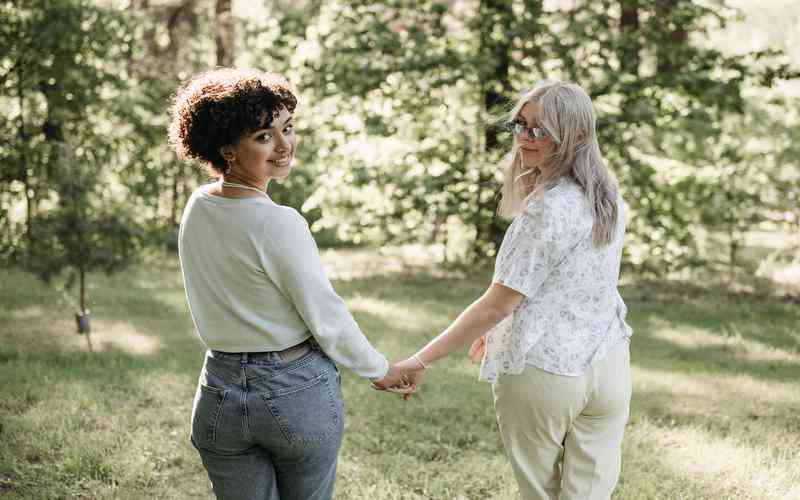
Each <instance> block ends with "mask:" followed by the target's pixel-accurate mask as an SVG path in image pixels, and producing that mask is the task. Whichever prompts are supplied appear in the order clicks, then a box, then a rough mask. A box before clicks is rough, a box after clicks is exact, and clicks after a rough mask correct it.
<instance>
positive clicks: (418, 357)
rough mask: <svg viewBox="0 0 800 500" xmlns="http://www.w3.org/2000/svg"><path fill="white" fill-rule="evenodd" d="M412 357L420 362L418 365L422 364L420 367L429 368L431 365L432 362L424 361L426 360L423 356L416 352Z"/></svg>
mask: <svg viewBox="0 0 800 500" xmlns="http://www.w3.org/2000/svg"><path fill="white" fill-rule="evenodd" d="M411 358H412V359H413V360H414V361H416V362H417V364H418V365H419V366H420V367H421V368H422V369H423V370H427V369H428V366H430V362H426V361H424V360H423V359H422V357H421V356H420V355H419V354H414V355H412V356H411Z"/></svg>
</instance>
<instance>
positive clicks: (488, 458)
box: [0, 253, 800, 500]
mask: <svg viewBox="0 0 800 500" xmlns="http://www.w3.org/2000/svg"><path fill="white" fill-rule="evenodd" d="M343 256H344V254H342V253H333V254H328V255H327V258H328V259H329V260H330V261H331V263H332V264H336V263H338V265H339V268H338V269H336V270H335V272H336V273H337V276H340V279H338V280H337V281H336V282H335V285H336V287H337V290H339V292H340V294H341V295H342V296H343V297H344V298H345V299H346V301H347V303H348V305H349V306H350V307H351V310H352V311H353V313H354V315H355V316H356V319H357V320H358V321H359V323H360V325H361V326H362V328H363V329H364V331H365V332H366V333H367V335H368V336H369V337H370V339H371V340H372V341H373V342H374V344H375V345H376V346H377V347H378V348H379V349H380V350H382V351H383V352H385V353H386V354H387V355H388V356H389V357H390V358H393V359H397V358H400V357H401V356H405V355H408V354H410V353H411V352H413V351H414V350H415V349H416V348H418V347H419V346H420V345H421V344H423V343H424V342H425V341H426V340H427V339H429V338H430V337H431V336H432V335H434V334H435V333H437V332H439V331H440V330H441V329H442V328H443V327H445V326H446V325H447V324H448V323H449V321H451V320H452V319H453V318H454V317H455V316H456V315H457V314H458V313H459V312H460V311H461V310H462V308H463V307H464V306H466V305H467V304H469V303H470V302H471V301H472V300H474V299H475V298H476V297H477V296H478V295H479V294H480V293H481V292H482V291H483V289H484V287H485V286H486V285H487V284H488V280H489V273H488V272H486V271H480V272H478V271H476V272H475V275H474V276H468V277H465V278H460V277H448V276H446V275H445V276H443V275H440V274H437V273H432V272H430V271H427V270H425V269H422V268H419V269H403V268H396V269H394V268H393V271H392V273H391V274H390V275H388V276H377V275H374V274H372V273H371V272H370V271H369V269H368V266H364V265H363V264H364V262H363V261H362V262H359V261H358V260H357V259H356V260H355V261H351V262H350V263H349V264H348V263H347V262H348V261H347V259H346V258H341V257H343ZM361 258H362V259H364V257H363V256H362V257H361ZM369 260H370V259H369V258H368V257H367V258H366V261H369ZM342 262H344V264H342ZM348 266H349V268H350V270H351V271H352V270H353V269H356V270H359V269H361V270H363V269H366V271H365V272H350V273H348V272H346V271H347V270H348V269H347V268H348ZM377 267H379V268H384V266H377ZM389 267H391V266H389ZM90 282H91V290H90V292H91V309H92V327H93V329H94V332H95V333H93V336H92V339H93V344H94V347H95V352H94V353H90V352H87V347H86V341H85V338H84V337H82V336H79V335H76V334H75V333H74V331H75V326H74V320H73V318H72V312H71V310H70V309H69V308H68V307H67V306H66V305H65V304H64V302H63V301H62V300H61V299H60V295H59V294H58V293H56V292H54V291H52V290H50V289H48V288H46V287H44V286H43V285H41V284H40V283H39V282H37V281H36V280H35V279H33V278H32V277H31V276H29V275H27V274H24V273H22V272H19V271H16V270H3V271H1V272H0V303H2V304H3V308H2V310H0V497H2V498H3V499H6V498H8V499H13V498H25V499H36V500H40V499H57V498H65V499H73V498H102V499H124V500H127V499H138V498H148V499H149V498H164V499H166V498H174V499H204V498H207V499H210V498H213V497H212V494H211V488H210V484H209V482H208V480H207V477H206V475H205V471H204V470H203V468H202V465H201V464H200V459H199V457H198V456H197V454H196V453H195V451H194V449H193V448H192V447H191V445H190V444H189V440H188V433H189V418H190V411H191V403H192V397H193V395H194V390H195V383H196V378H197V375H198V372H199V369H200V366H201V363H202V360H203V348H202V345H201V343H200V341H199V340H198V338H197V337H196V335H195V333H194V331H193V325H192V322H191V319H190V317H189V314H188V311H187V309H186V306H185V300H184V295H183V287H182V283H181V278H180V272H179V269H178V266H177V260H176V259H174V258H171V257H170V258H166V259H163V260H162V261H161V262H160V263H158V264H148V265H141V266H139V267H137V268H136V269H133V270H131V271H128V272H126V273H124V274H120V275H117V276H113V277H111V278H106V277H104V276H95V275H93V276H91V277H90ZM622 294H623V297H624V298H625V299H626V301H627V302H628V305H629V308H630V316H629V319H630V322H631V324H632V326H633V328H634V330H635V335H634V339H633V343H632V349H633V351H632V361H633V377H634V399H633V403H632V414H631V419H630V422H629V425H628V428H627V433H626V439H625V444H624V462H623V471H622V477H621V480H620V483H619V486H618V488H617V492H616V495H615V498H616V499H630V500H640V499H650V498H653V499H655V498H658V499H714V500H717V499H722V498H731V499H734V498H735V499H749V498H752V499H798V498H800V458H798V454H799V453H800V451H799V450H800V306H798V304H797V303H796V302H794V303H793V302H789V301H785V300H778V299H770V298H766V297H761V296H754V295H730V294H727V293H725V292H723V291H721V290H719V289H715V288H695V287H692V286H688V285H686V284H653V283H634V284H630V285H627V286H625V287H623V290H622ZM476 378H477V367H476V366H474V365H470V364H469V363H468V362H467V360H466V358H465V357H464V356H451V358H449V359H447V360H445V361H443V362H441V363H439V364H437V365H436V367H435V368H434V369H433V370H432V371H431V373H430V375H429V376H428V378H427V380H426V385H425V387H424V389H423V391H422V393H421V395H420V397H419V398H415V399H414V400H412V401H411V402H408V403H404V402H403V401H402V400H400V399H399V398H396V397H391V396H389V395H387V394H381V393H377V392H375V391H372V390H371V389H369V387H368V386H367V384H366V383H365V382H364V381H362V380H360V379H358V378H356V377H355V376H353V375H352V374H350V373H345V374H344V395H345V403H346V406H347V419H346V434H345V441H344V445H343V448H342V453H341V460H340V467H339V478H338V482H337V498H338V499H347V500H350V499H353V500H358V499H369V500H379V499H488V498H496V499H505V498H515V495H516V486H515V483H514V480H513V477H512V473H511V468H510V466H509V465H508V463H507V461H506V459H505V456H504V454H503V449H502V446H501V443H500V439H499V436H498V433H497V430H496V425H495V419H494V410H493V408H492V402H491V392H490V388H489V386H488V385H487V384H485V383H481V382H478V381H477V379H476Z"/></svg>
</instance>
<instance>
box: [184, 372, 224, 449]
mask: <svg viewBox="0 0 800 500" xmlns="http://www.w3.org/2000/svg"><path fill="white" fill-rule="evenodd" d="M229 392H230V391H228V390H225V389H217V388H216V387H211V386H208V385H205V384H203V383H200V384H198V386H197V393H196V394H195V398H194V407H193V408H192V442H193V443H194V444H195V446H198V447H205V446H210V445H213V444H214V443H215V442H216V440H217V425H218V424H219V421H220V419H221V418H222V407H223V405H224V403H225V398H226V397H227V396H228V393H229Z"/></svg>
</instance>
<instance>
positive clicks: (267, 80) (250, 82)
mask: <svg viewBox="0 0 800 500" xmlns="http://www.w3.org/2000/svg"><path fill="white" fill-rule="evenodd" d="M296 106H297V97H295V94H294V92H293V91H292V88H291V84H290V83H289V81H288V80H287V79H286V78H285V77H283V76H282V75H280V74H277V73H265V72H263V71H258V70H254V69H230V68H224V69H216V70H212V71H207V72H205V73H200V74H198V75H195V76H193V77H192V78H190V79H189V80H188V81H186V82H185V83H184V84H183V85H181V86H180V88H179V89H178V91H177V92H176V94H175V96H174V97H173V101H172V107H171V110H170V111H171V112H170V114H171V122H170V124H169V131H168V134H169V141H170V143H171V144H172V145H173V146H174V147H175V151H176V152H177V153H178V156H180V157H181V158H183V159H190V158H191V159H195V160H199V161H201V162H203V163H204V164H205V165H206V166H207V167H208V168H209V172H210V173H211V175H213V176H219V175H220V174H222V173H224V172H225V168H226V162H225V159H224V158H223V157H222V154H221V153H220V148H222V147H223V146H230V145H233V144H236V143H237V142H239V140H240V139H241V138H242V137H244V136H245V135H246V134H248V133H250V132H253V131H254V130H258V129H260V128H268V127H269V126H270V125H271V124H272V120H273V119H274V118H275V117H276V116H277V115H278V114H279V113H280V110H281V109H282V108H286V110H287V111H289V112H290V113H293V112H294V109H295V107H296Z"/></svg>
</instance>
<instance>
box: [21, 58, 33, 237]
mask: <svg viewBox="0 0 800 500" xmlns="http://www.w3.org/2000/svg"><path fill="white" fill-rule="evenodd" d="M20 63H21V61H20ZM17 72H18V73H17V99H18V100H19V132H18V134H19V141H20V147H19V151H20V155H19V179H20V180H21V181H22V184H23V185H24V186H25V238H26V239H27V240H28V243H29V244H32V243H33V227H32V223H33V222H32V221H33V203H34V200H33V198H32V196H31V185H30V178H29V177H28V134H27V132H26V131H25V113H24V111H25V110H24V105H25V92H24V91H23V89H22V83H23V82H22V80H23V73H22V72H23V65H22V64H17Z"/></svg>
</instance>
